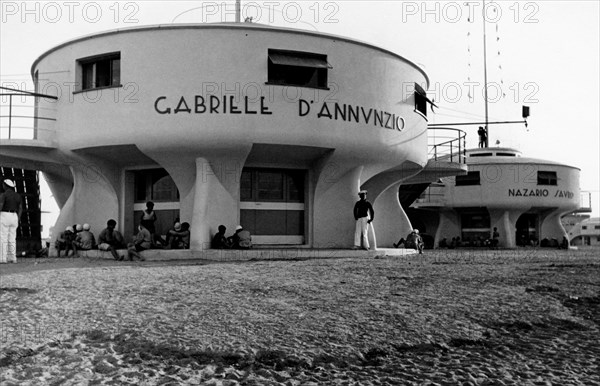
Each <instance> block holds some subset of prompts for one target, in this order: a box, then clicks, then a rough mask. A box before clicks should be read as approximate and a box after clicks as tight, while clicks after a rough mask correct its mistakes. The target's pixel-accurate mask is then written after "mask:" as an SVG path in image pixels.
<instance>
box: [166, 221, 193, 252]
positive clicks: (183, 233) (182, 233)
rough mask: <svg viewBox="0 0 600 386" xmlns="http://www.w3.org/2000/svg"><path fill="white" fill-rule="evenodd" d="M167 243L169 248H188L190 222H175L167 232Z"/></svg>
mask: <svg viewBox="0 0 600 386" xmlns="http://www.w3.org/2000/svg"><path fill="white" fill-rule="evenodd" d="M167 245H168V246H170V247H171V249H189V248H190V223H187V222H184V223H182V224H179V223H176V224H175V226H174V227H173V229H172V230H170V231H169V233H168V234H167Z"/></svg>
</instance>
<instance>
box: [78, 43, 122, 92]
mask: <svg viewBox="0 0 600 386" xmlns="http://www.w3.org/2000/svg"><path fill="white" fill-rule="evenodd" d="M77 63H78V64H79V65H80V66H81V79H80V80H81V89H82V90H90V89H95V88H102V87H118V86H120V85H121V53H120V52H117V53H112V54H106V55H101V56H94V57H92V58H86V59H79V60H78V61H77Z"/></svg>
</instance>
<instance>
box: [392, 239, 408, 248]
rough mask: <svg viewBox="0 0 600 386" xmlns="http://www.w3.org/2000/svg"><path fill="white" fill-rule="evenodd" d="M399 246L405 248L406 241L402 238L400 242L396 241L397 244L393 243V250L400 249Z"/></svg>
mask: <svg viewBox="0 0 600 386" xmlns="http://www.w3.org/2000/svg"><path fill="white" fill-rule="evenodd" d="M400 246H403V247H404V248H406V240H405V239H404V237H402V238H401V239H400V240H398V242H397V243H394V248H400Z"/></svg>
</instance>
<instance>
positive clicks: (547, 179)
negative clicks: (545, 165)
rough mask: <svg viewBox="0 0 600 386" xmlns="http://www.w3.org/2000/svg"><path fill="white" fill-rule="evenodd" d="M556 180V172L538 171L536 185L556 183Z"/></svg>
mask: <svg viewBox="0 0 600 386" xmlns="http://www.w3.org/2000/svg"><path fill="white" fill-rule="evenodd" d="M557 182H558V179H557V178H556V172H545V171H538V175H537V184H538V185H557Z"/></svg>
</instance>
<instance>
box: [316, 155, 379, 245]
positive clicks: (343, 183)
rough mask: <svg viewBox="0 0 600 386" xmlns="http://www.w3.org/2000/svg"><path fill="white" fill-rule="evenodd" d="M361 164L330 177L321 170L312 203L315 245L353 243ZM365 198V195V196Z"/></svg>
mask: <svg viewBox="0 0 600 386" xmlns="http://www.w3.org/2000/svg"><path fill="white" fill-rule="evenodd" d="M361 172H362V166H359V167H355V168H352V169H350V170H349V171H347V172H346V173H344V174H343V175H341V176H340V177H339V178H338V177H337V176H336V178H335V179H334V180H333V179H330V177H331V176H330V175H328V174H327V173H322V174H321V176H320V177H319V180H318V182H317V189H316V194H315V205H314V211H313V216H314V227H313V235H314V238H313V240H314V242H313V247H314V248H350V247H352V246H353V245H354V229H355V223H356V221H355V220H354V215H353V210H354V204H355V203H356V201H358V186H359V182H360V175H361ZM367 198H368V197H367Z"/></svg>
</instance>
